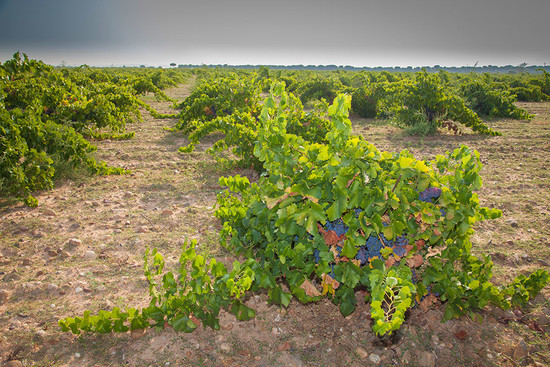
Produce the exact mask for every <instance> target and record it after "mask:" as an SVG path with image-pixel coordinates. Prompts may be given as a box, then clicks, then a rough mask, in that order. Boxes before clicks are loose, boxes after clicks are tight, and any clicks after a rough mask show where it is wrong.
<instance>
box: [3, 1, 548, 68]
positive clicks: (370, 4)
mask: <svg viewBox="0 0 550 367" xmlns="http://www.w3.org/2000/svg"><path fill="white" fill-rule="evenodd" d="M548 14H550V1H547V0H523V1H521V2H520V1H517V0H461V1H448V0H385V1H366V0H341V1H333V0H331V1H328V0H317V1H314V0H280V1H261V0H233V1H232V0H199V1H183V0H157V1H150V0H111V1H107V0H95V1H83V0H49V1H46V0H4V1H2V0H0V57H5V53H6V50H7V49H8V48H13V47H18V48H24V47H28V48H29V49H33V50H38V48H39V47H41V49H42V50H48V49H49V50H52V53H53V52H54V51H53V50H59V49H65V50H73V49H76V48H78V50H79V52H81V53H80V54H79V55H80V56H81V57H80V58H79V59H78V60H81V59H83V58H84V55H85V53H84V52H87V54H86V57H92V58H93V60H88V61H86V60H83V61H81V62H88V63H92V61H93V62H96V60H100V57H106V58H108V59H101V60H103V61H101V63H102V64H111V63H113V62H122V63H139V62H144V63H149V64H155V63H156V64H161V63H164V64H166V63H168V62H171V61H176V62H178V63H202V62H204V63H270V60H272V61H273V63H312V64H331V63H335V64H350V65H371V66H372V65H377V64H391V65H410V64H412V65H418V64H423V65H434V64H441V65H450V64H454V65H458V64H464V63H473V62H475V61H476V60H481V64H482V65H483V64H489V63H494V64H499V63H500V64H503V63H513V62H517V63H520V62H523V61H526V62H529V63H537V62H538V63H543V62H550V39H549V37H548V34H550V22H547V21H546V18H547V16H548ZM7 46H9V47H7ZM31 46H32V47H31ZM92 48H95V51H94V50H92ZM10 51H11V50H10ZM56 52H57V51H56ZM73 55H75V60H77V59H76V55H77V53H76V51H75V52H73ZM167 58H171V60H167ZM122 60H126V61H122ZM138 60H141V61H138ZM75 62H77V61H75ZM79 62H80V61H79Z"/></svg>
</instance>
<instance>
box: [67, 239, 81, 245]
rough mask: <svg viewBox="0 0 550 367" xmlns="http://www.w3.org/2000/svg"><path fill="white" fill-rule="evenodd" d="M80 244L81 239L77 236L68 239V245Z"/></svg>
mask: <svg viewBox="0 0 550 367" xmlns="http://www.w3.org/2000/svg"><path fill="white" fill-rule="evenodd" d="M80 245H82V241H81V240H79V239H78V238H71V239H69V246H74V247H77V246H80Z"/></svg>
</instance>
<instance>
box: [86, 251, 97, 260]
mask: <svg viewBox="0 0 550 367" xmlns="http://www.w3.org/2000/svg"><path fill="white" fill-rule="evenodd" d="M84 258H85V259H86V260H95V259H96V258H97V254H96V253H95V251H92V250H89V251H86V252H85V253H84Z"/></svg>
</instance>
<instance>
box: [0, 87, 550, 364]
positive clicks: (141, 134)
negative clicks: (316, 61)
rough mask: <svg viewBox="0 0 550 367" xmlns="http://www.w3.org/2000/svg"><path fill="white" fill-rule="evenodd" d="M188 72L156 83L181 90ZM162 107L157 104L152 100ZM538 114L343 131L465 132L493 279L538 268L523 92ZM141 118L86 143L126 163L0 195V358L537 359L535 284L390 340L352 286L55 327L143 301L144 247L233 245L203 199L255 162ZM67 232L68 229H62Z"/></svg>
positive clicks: (540, 180) (545, 217)
mask: <svg viewBox="0 0 550 367" xmlns="http://www.w3.org/2000/svg"><path fill="white" fill-rule="evenodd" d="M189 88H190V87H189V86H182V87H180V88H177V89H173V90H169V91H168V94H169V95H172V96H177V98H179V99H182V98H184V97H185V96H187V95H188V94H189V90H190V89H189ZM151 103H152V104H153V105H154V107H155V108H157V109H158V110H159V111H161V112H169V111H170V104H169V103H160V102H151ZM524 106H525V107H527V108H528V109H530V111H533V112H535V113H537V116H536V117H535V119H534V120H533V121H531V122H530V123H525V122H518V121H513V120H495V121H491V122H490V123H491V124H492V127H494V128H496V129H497V130H500V131H502V132H503V133H504V135H503V136H502V137H496V138H482V137H477V136H473V135H468V134H466V135H464V136H460V137H455V136H450V135H447V134H443V133H442V134H439V135H436V136H433V137H429V138H423V139H421V138H416V137H415V138H412V137H408V136H406V135H404V134H403V133H401V132H400V130H398V129H396V128H394V127H392V126H391V125H387V124H383V123H381V122H379V121H370V120H363V119H353V121H354V126H355V131H356V133H358V134H362V135H364V136H365V137H367V138H368V139H369V140H370V141H371V142H373V143H374V144H375V145H376V146H378V147H379V148H380V149H383V150H390V151H399V150H401V149H409V150H411V151H412V152H413V153H414V154H415V156H417V157H422V158H424V159H432V158H433V157H434V156H435V155H436V154H439V153H443V152H445V151H446V150H449V149H454V148H456V147H458V146H459V145H460V144H467V145H469V146H471V147H473V148H476V149H478V150H479V152H480V154H481V158H482V161H483V162H484V164H485V167H484V169H483V171H482V174H483V177H484V183H485V186H484V188H483V189H482V190H481V192H480V193H479V195H480V198H481V200H482V202H483V203H484V205H487V206H491V207H498V208H501V209H502V210H503V211H504V214H505V215H504V216H503V218H501V219H499V220H496V221H492V222H491V223H482V224H480V225H479V226H478V231H477V233H476V235H475V237H474V242H475V249H474V251H475V252H476V253H478V254H482V253H483V254H487V253H490V254H492V255H493V259H494V261H495V266H496V273H497V281H499V282H504V281H507V280H510V279H511V278H512V277H513V276H515V275H518V274H520V273H524V272H527V271H531V270H533V269H534V268H535V267H538V266H542V267H545V268H546V269H547V270H549V269H550V268H549V264H548V262H547V261H548V260H547V259H548V258H550V257H549V255H550V253H549V252H550V250H549V248H550V242H549V238H550V229H549V228H550V227H549V226H548V224H549V223H548V222H549V212H548V208H549V204H550V199H549V198H548V194H547V193H548V186H549V184H550V176H549V170H548V167H549V163H550V162H549V158H548V157H549V155H548V152H549V151H550V143H549V139H548V138H549V137H550V107H549V104H548V103H540V104H539V103H537V104H525V105H524ZM144 116H145V121H144V122H143V123H141V124H135V125H132V126H130V130H133V131H135V132H136V137H135V138H134V139H132V140H129V141H123V142H110V141H104V142H99V143H98V147H99V149H98V157H99V158H101V159H104V160H106V161H107V162H108V163H109V164H112V165H118V166H124V167H127V168H129V169H131V170H132V174H131V175H125V176H109V177H77V178H76V179H73V180H71V181H66V182H61V183H60V184H59V186H58V187H57V188H56V189H54V190H52V191H49V192H44V193H41V194H40V195H39V197H38V199H39V201H40V205H39V207H38V208H35V209H31V208H26V207H24V206H21V205H9V206H5V207H3V208H2V209H1V211H0V215H1V218H2V220H1V223H0V233H1V239H0V241H1V242H0V246H1V247H0V250H1V252H0V254H1V257H0V272H1V273H2V275H0V290H2V292H3V293H0V297H5V298H0V343H1V345H0V360H1V361H7V360H8V359H10V358H11V359H16V360H20V361H22V362H23V365H27V366H30V365H33V366H34V365H38V366H53V365H59V366H63V365H69V366H118V365H130V366H150V365H151V366H165V365H191V364H193V365H208V366H210V365H214V366H233V365H235V366H237V365H239V366H240V365H247V366H248V365H250V366H272V365H273V366H275V365H289V366H325V365H337V366H339V365H346V366H348V365H351V366H353V365H357V366H360V365H361V366H362V365H414V366H416V365H425V366H431V365H480V366H481V365H483V366H484V365H510V366H515V365H536V364H537V363H538V364H539V365H546V364H550V355H549V352H548V349H549V348H548V347H549V342H548V341H549V340H548V336H547V335H548V332H550V305H549V303H548V290H547V289H546V290H544V291H543V294H541V295H540V296H539V297H538V298H537V299H536V301H535V302H534V303H533V305H532V306H530V307H528V308H526V309H524V310H521V311H519V310H516V312H515V313H514V312H512V311H509V312H503V311H498V310H494V309H490V308H488V309H486V310H484V311H483V312H481V313H480V316H481V318H482V319H483V322H481V323H478V322H474V321H472V320H471V319H468V318H461V319H459V320H451V321H449V322H446V323H440V322H439V321H440V319H441V316H442V312H443V310H444V307H443V306H442V305H437V306H436V307H435V308H433V309H431V310H428V311H423V310H420V309H418V308H415V309H413V310H411V311H410V313H409V315H408V318H407V321H406V322H405V325H404V326H403V327H402V329H401V330H400V331H399V332H398V333H397V335H396V336H395V337H394V338H391V339H384V340H380V339H379V338H377V337H375V336H374V335H373V334H372V332H371V321H370V317H369V307H368V305H366V304H365V303H364V301H363V300H364V298H365V294H363V293H361V292H358V293H357V298H358V301H359V302H358V307H357V310H356V311H355V312H354V313H353V314H352V315H351V316H349V317H347V318H343V317H342V316H341V314H340V313H339V311H338V308H337V307H336V306H334V305H333V304H331V303H330V302H329V301H328V300H324V301H321V302H319V303H317V304H309V305H301V304H299V303H298V302H296V301H293V302H292V303H291V305H290V307H289V308H288V309H286V310H285V309H280V308H278V307H276V306H272V305H268V304H267V303H266V299H267V297H266V295H265V294H262V293H260V294H256V295H251V296H250V297H249V299H248V300H247V304H248V305H249V306H251V307H253V308H255V309H256V311H257V317H256V318H255V319H254V320H251V321H248V322H238V321H236V320H235V318H234V317H233V316H231V315H229V314H226V313H224V314H222V319H221V326H222V330H221V331H218V332H215V331H212V330H210V329H206V330H203V329H202V328H200V327H199V328H198V329H197V330H196V331H195V332H194V333H192V334H184V333H176V332H174V331H173V330H171V329H170V328H167V329H164V330H160V331H155V330H148V331H147V333H146V334H145V335H143V336H139V337H137V336H136V335H134V337H132V335H131V334H130V333H126V334H118V335H117V334H108V335H83V336H80V337H77V336H73V335H71V334H66V333H62V332H61V331H60V330H59V328H58V326H57V320H58V319H59V318H63V317H68V316H77V315H81V314H82V312H83V311H84V310H87V309H89V310H91V311H92V312H97V311H98V310H100V309H112V308H113V307H115V306H116V307H121V308H125V307H128V306H134V307H142V306H145V305H147V302H148V299H149V297H148V292H147V285H146V282H145V279H144V278H143V274H142V270H141V269H142V264H143V261H142V256H143V253H144V251H145V249H146V247H147V246H149V247H151V248H152V247H156V248H157V249H158V250H159V251H160V252H161V253H163V254H164V255H165V258H166V259H167V262H168V265H171V266H175V265H176V262H177V259H178V258H179V253H180V250H181V246H182V245H183V242H184V239H185V238H186V237H191V238H196V239H198V240H199V243H200V246H201V250H202V251H204V252H205V253H208V254H211V255H212V256H216V258H218V259H219V260H221V261H223V262H224V263H226V264H230V263H231V262H232V261H233V260H234V257H233V256H232V255H231V254H229V253H227V252H226V251H225V250H224V249H223V248H221V247H220V246H219V244H218V235H217V232H218V230H219V224H218V222H217V221H216V220H215V219H214V218H213V215H212V207H213V205H214V204H215V198H216V193H217V192H218V190H220V188H219V187H218V185H217V179H218V177H219V176H221V175H227V174H236V173H239V174H241V175H247V176H249V177H250V178H251V179H252V180H254V179H257V175H256V174H255V173H254V172H253V171H252V170H243V169H235V168H230V167H223V166H219V165H218V164H217V163H216V162H215V161H214V160H213V159H212V158H211V157H210V156H208V155H207V154H206V153H205V152H204V151H205V148H206V147H207V146H208V145H209V144H212V142H213V140H214V138H212V139H211V140H210V141H209V142H207V143H206V144H205V145H203V146H201V147H200V148H199V149H198V150H197V152H195V153H192V154H186V155H182V154H179V153H178V152H177V149H178V147H179V146H181V145H185V144H186V139H185V137H184V136H182V135H181V134H179V133H176V132H171V131H168V130H166V129H165V127H167V126H172V125H173V124H174V123H175V121H173V120H170V119H163V120H157V119H153V118H151V117H150V116H149V115H147V114H145V115H144ZM71 239H73V240H71Z"/></svg>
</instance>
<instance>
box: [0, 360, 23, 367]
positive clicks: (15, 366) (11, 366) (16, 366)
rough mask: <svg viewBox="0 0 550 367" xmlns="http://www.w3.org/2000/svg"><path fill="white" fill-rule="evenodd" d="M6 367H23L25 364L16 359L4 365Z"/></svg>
mask: <svg viewBox="0 0 550 367" xmlns="http://www.w3.org/2000/svg"><path fill="white" fill-rule="evenodd" d="M4 367H23V363H21V361H18V360H16V359H14V360H12V361H9V362H6V364H4Z"/></svg>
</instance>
